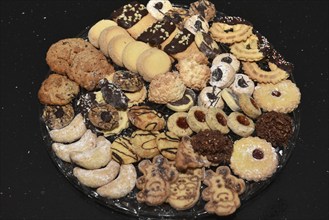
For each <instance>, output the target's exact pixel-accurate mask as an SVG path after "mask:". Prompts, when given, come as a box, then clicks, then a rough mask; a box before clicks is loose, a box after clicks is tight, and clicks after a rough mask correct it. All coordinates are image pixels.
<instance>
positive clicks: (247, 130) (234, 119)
mask: <svg viewBox="0 0 329 220" xmlns="http://www.w3.org/2000/svg"><path fill="white" fill-rule="evenodd" d="M227 125H228V127H229V128H230V129H231V131H233V132H234V133H235V134H237V135H239V136H241V137H248V136H249V135H251V134H252V133H253V132H254V130H255V123H254V122H253V121H252V120H251V119H250V118H248V117H247V116H246V115H244V114H242V113H240V112H232V113H231V114H230V115H229V116H228V121H227Z"/></svg>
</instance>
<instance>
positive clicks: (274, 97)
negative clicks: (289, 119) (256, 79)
mask: <svg viewBox="0 0 329 220" xmlns="http://www.w3.org/2000/svg"><path fill="white" fill-rule="evenodd" d="M254 98H255V101H256V103H257V104H258V105H259V107H261V108H262V109H263V110H264V111H276V112H281V113H289V112H292V111H293V110H295V109H296V108H297V106H298V104H299V103H300V99H301V94H300V91H299V88H298V87H297V86H296V84H295V83H293V82H291V81H290V80H283V81H281V82H279V83H277V84H271V83H270V84H258V85H257V86H256V88H255V92H254Z"/></svg>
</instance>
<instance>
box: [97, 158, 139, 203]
mask: <svg viewBox="0 0 329 220" xmlns="http://www.w3.org/2000/svg"><path fill="white" fill-rule="evenodd" d="M136 179H137V172H136V169H135V167H134V165H132V164H124V165H121V167H120V171H119V176H118V177H117V178H116V179H115V180H113V181H111V182H109V183H108V184H106V185H104V186H101V187H99V188H98V189H97V190H96V192H97V193H98V194H99V195H100V196H103V197H106V198H110V199H119V198H122V197H124V196H126V195H127V194H128V193H130V192H131V191H132V190H133V189H134V188H135V184H136Z"/></svg>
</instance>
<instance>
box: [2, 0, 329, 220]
mask: <svg viewBox="0 0 329 220" xmlns="http://www.w3.org/2000/svg"><path fill="white" fill-rule="evenodd" d="M126 2H127V1H117V0H111V1H110V0H108V1H81V2H78V1H1V7H0V8H1V33H0V36H1V69H0V77H1V78H0V79H1V80H0V82H1V86H0V97H1V105H0V113H1V121H0V125H1V131H0V134H1V139H0V141H1V142H0V143H1V147H0V165H1V166H0V171H1V179H0V218H1V219H23V218H25V219H64V218H65V219H122V220H124V219H134V218H132V217H129V216H125V215H122V214H120V213H117V212H114V211H112V210H110V209H108V208H105V207H103V206H100V205H98V204H97V203H95V202H94V201H91V200H90V199H88V198H87V197H86V196H85V195H83V194H82V193H80V192H79V191H78V190H76V189H75V188H74V187H73V186H72V185H71V184H70V183H69V182H68V181H67V180H66V179H65V177H64V176H63V175H61V174H60V172H59V171H58V170H57V169H56V167H55V166H54V164H53V162H52V161H51V159H50V157H49V156H48V153H47V151H46V150H45V146H44V142H43V140H42V138H41V131H40V126H39V111H38V108H39V103H38V100H37V95H36V94H37V91H38V89H39V87H40V85H41V82H42V81H43V80H44V79H45V77H46V74H47V71H48V67H47V64H46V62H45V54H46V51H47V49H48V48H49V46H50V45H51V44H52V43H54V42H56V41H58V40H60V39H63V38H68V37H74V36H76V35H77V34H78V33H80V31H82V30H84V29H85V28H86V27H87V26H88V25H91V24H93V23H95V22H97V21H98V20H100V19H103V18H107V17H108V16H109V15H110V13H111V11H112V10H114V9H116V8H118V7H119V6H120V5H123V4H124V3H126ZM142 2H144V3H145V1H142ZM175 2H176V3H184V2H185V3H187V1H175ZM190 2H191V1H190ZM214 2H216V5H217V9H218V10H219V11H222V12H224V13H226V14H229V15H239V16H241V17H244V18H246V19H247V20H249V21H251V22H252V23H253V24H254V26H255V28H256V29H258V30H259V31H260V32H261V33H263V34H264V35H265V36H266V37H268V39H269V41H270V42H271V43H272V44H274V46H275V47H276V48H277V50H278V51H280V52H281V53H282V54H284V55H285V57H286V59H287V60H289V61H291V62H293V63H294V64H295V71H294V75H295V78H296V82H297V85H298V86H299V88H300V89H301V92H302V103H301V105H300V106H301V119H302V120H301V130H300V135H299V139H298V141H297V147H296V149H295V151H294V153H293V155H292V157H291V159H290V160H289V162H288V164H287V166H286V167H285V169H284V170H283V171H282V172H281V174H280V175H279V176H278V177H277V178H276V180H275V181H274V182H273V183H272V184H271V185H270V187H268V188H267V189H266V190H265V191H264V192H263V193H262V194H261V195H259V196H257V197H256V198H254V199H253V200H251V201H249V202H248V203H247V204H246V205H245V206H244V207H243V208H241V209H239V210H238V212H237V213H236V214H234V215H233V216H231V217H230V218H231V219H328V218H329V217H328V176H329V168H328V150H329V149H328V102H329V100H328V95H327V94H328V77H329V76H328V2H327V1H310V2H308V1H290V0H289V1H260V0H259V1H224V0H222V1H215V0H214ZM213 218H214V217H213ZM209 219H210V218H209Z"/></svg>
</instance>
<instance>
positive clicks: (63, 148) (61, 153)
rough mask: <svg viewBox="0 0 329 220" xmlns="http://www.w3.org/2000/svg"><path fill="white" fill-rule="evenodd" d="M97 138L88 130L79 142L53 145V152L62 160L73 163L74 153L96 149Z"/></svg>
mask: <svg viewBox="0 0 329 220" xmlns="http://www.w3.org/2000/svg"><path fill="white" fill-rule="evenodd" d="M96 140H97V136H96V134H94V133H93V132H92V131H91V130H87V131H86V132H85V133H84V135H83V136H82V137H81V139H79V140H78V141H76V142H74V143H71V144H63V143H53V144H52V145H51V148H52V150H53V151H54V153H55V154H56V156H57V157H59V158H60V159H61V160H63V161H65V162H69V163H70V162H71V158H70V154H71V153H72V152H84V151H86V150H90V149H93V148H95V147H96Z"/></svg>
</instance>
